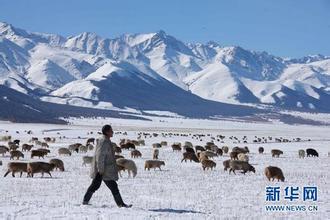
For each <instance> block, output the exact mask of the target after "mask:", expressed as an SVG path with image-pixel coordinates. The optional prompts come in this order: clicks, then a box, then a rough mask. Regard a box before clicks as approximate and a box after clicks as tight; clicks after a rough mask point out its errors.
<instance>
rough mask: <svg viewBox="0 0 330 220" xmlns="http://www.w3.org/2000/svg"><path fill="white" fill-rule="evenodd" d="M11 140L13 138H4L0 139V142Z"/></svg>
mask: <svg viewBox="0 0 330 220" xmlns="http://www.w3.org/2000/svg"><path fill="white" fill-rule="evenodd" d="M10 140H11V136H2V137H0V141H10Z"/></svg>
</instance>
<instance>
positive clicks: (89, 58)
mask: <svg viewBox="0 0 330 220" xmlns="http://www.w3.org/2000/svg"><path fill="white" fill-rule="evenodd" d="M0 84H2V85H5V86H7V87H9V88H12V89H14V90H17V91H19V92H21V93H24V94H27V95H29V96H32V97H35V98H38V99H40V100H42V101H47V102H54V103H60V104H70V105H77V106H83V107H92V108H103V109H111V110H118V109H121V110H122V109H129V110H157V111H159V110H160V111H170V112H176V113H180V114H185V113H187V112H189V114H188V115H196V114H197V111H198V110H199V111H201V112H203V114H204V113H205V111H206V110H205V109H208V110H207V111H209V112H208V113H210V114H214V115H216V113H217V111H218V113H219V115H225V114H226V111H227V113H228V112H237V114H241V113H239V112H249V111H250V110H251V108H249V107H242V105H249V106H269V107H273V106H274V107H281V108H289V109H299V110H304V111H305V110H306V111H319V112H329V111H330V105H329V104H328V103H329V102H330V57H326V56H322V55H315V56H307V57H303V58H299V59H288V58H281V57H276V56H273V55H270V54H268V53H266V52H254V51H250V50H245V49H243V48H241V47H222V46H220V45H219V44H217V43H215V42H208V43H206V44H191V43H185V42H182V41H180V40H178V39H176V38H175V37H173V36H170V35H168V34H166V33H165V32H164V31H159V32H156V33H149V34H124V35H122V36H120V37H118V38H115V39H105V38H102V37H99V36H97V35H96V34H94V33H87V32H86V33H82V34H80V35H78V36H72V37H68V38H65V37H62V36H59V35H55V34H42V33H32V32H28V31H25V30H22V29H19V28H16V27H13V26H12V25H10V24H7V23H0ZM225 103H227V104H225ZM201 106H203V108H202V107H201ZM191 109H194V111H191ZM219 109H221V111H220V110H219ZM201 112H200V114H202V113H201Z"/></svg>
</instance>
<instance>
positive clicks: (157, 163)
mask: <svg viewBox="0 0 330 220" xmlns="http://www.w3.org/2000/svg"><path fill="white" fill-rule="evenodd" d="M162 165H163V166H165V162H164V161H162V160H146V161H145V163H144V170H150V168H154V169H155V170H156V168H159V170H162V169H161V168H160V167H161V166H162Z"/></svg>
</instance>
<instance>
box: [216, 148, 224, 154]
mask: <svg viewBox="0 0 330 220" xmlns="http://www.w3.org/2000/svg"><path fill="white" fill-rule="evenodd" d="M216 154H217V155H218V156H222V155H223V150H222V149H221V148H218V150H217V151H216Z"/></svg>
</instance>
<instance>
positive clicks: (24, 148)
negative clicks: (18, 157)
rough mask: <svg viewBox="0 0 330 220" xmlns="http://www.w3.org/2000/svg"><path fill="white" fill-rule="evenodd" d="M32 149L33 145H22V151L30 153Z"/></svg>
mask: <svg viewBox="0 0 330 220" xmlns="http://www.w3.org/2000/svg"><path fill="white" fill-rule="evenodd" d="M32 147H33V144H23V145H22V151H30V150H31V149H32Z"/></svg>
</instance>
